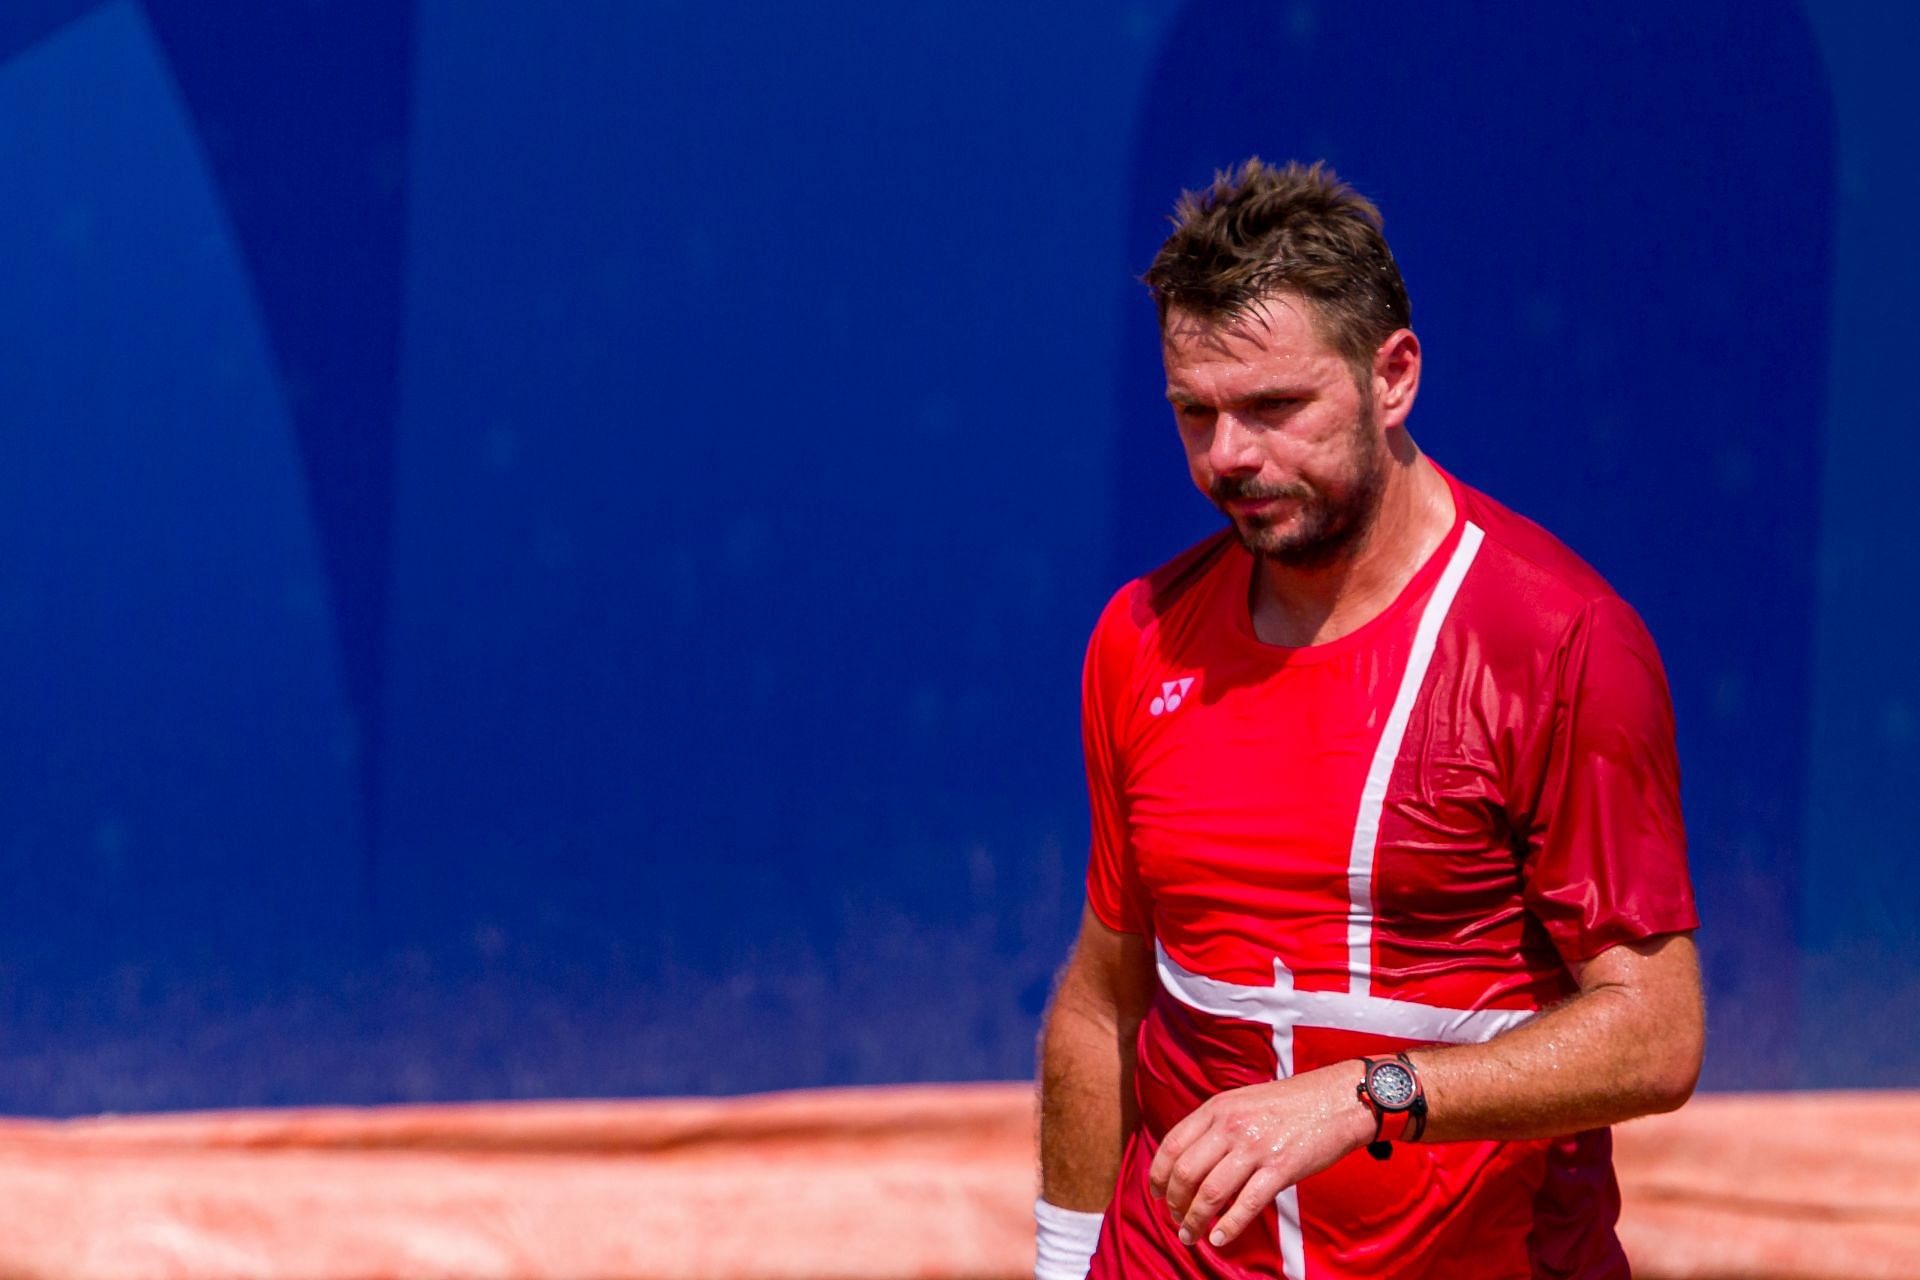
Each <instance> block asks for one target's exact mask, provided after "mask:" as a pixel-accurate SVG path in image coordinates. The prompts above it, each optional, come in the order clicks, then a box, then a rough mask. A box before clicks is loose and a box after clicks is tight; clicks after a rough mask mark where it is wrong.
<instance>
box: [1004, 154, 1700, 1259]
mask: <svg viewBox="0 0 1920 1280" xmlns="http://www.w3.org/2000/svg"><path fill="white" fill-rule="evenodd" d="M1146 282H1147V284H1148V285H1149V286H1150V288H1151V289H1152V291H1153V294H1154V296H1155V298H1156V300H1157V302H1158V304H1159V309H1160V319H1161V335H1162V347H1163V354H1164V358H1165V364H1166V375H1167V398H1168V399H1169V400H1170V401H1171V402H1172V405H1173V409H1174V416H1175V420H1176V422H1177V424H1178V427H1179V432H1180V437H1181V439H1182V441H1183V443H1184V445H1185V448H1186V453H1187V464H1188V467H1189V469H1190V470H1191V472H1192V475H1193V480H1194V483H1195V484H1196V485H1198V486H1199V488H1200V489H1201V491H1202V492H1203V493H1205V494H1206V495H1207V496H1208V497H1210V498H1211V499H1212V500H1213V501H1214V502H1215V503H1216V504H1217V505H1218V506H1219V507H1220V509H1221V511H1222V512H1223V513H1224V514H1225V515H1226V517H1227V519H1228V521H1229V522H1230V524H1231V529H1230V530H1228V531H1223V532H1222V533H1221V534H1219V535H1216V536H1215V537H1213V538H1210V539H1208V540H1207V541H1206V542H1203V543H1201V544H1200V545H1199V546H1197V547H1195V548H1193V549H1191V550H1189V551H1188V552H1187V553H1186V554H1184V555H1182V556H1180V557H1179V558H1178V559H1176V560H1174V561H1173V562H1171V563H1170V564H1168V565H1166V566H1165V567H1163V568H1162V569H1160V570H1159V571H1158V572H1156V573H1153V574H1151V575H1149V576H1147V577H1146V578H1143V579H1140V580H1138V581H1136V582H1133V583H1130V584H1129V585H1128V586H1127V587H1125V588H1124V589H1122V590H1121V591H1120V592H1119V594H1117V595H1116V596H1115V597H1114V598H1113V601H1112V602H1111V603H1110V604H1109V605H1108V607H1107V609H1106V611H1105V613H1104V614H1103V615H1102V616H1101V618H1100V621H1099V624H1098V626H1097V627H1096V629H1095V631H1094V635H1093V640H1092V643H1091V645H1090V646H1089V650H1088V655H1087V665H1086V674H1085V683H1084V690H1083V699H1084V702H1083V706H1084V733H1085V748H1086V756H1087V771H1088V778H1089V786H1090V792H1091V798H1092V809H1093V848H1092V856H1091V862H1090V866H1089V869H1088V881H1087V888H1088V894H1087V896H1088V907H1087V911H1086V914H1085V917H1084V920H1083V924H1082V928H1081V933H1080V937H1079V939H1078V941H1077V942H1076V944H1075V946H1074V949H1073V953H1072V956H1071V957H1070V959H1069V960H1068V962H1067V966H1066V968H1065V970H1064V971H1063V973H1062V975H1061V979H1060V983H1059V986H1058V989H1057V991H1056V993H1055V996H1054V1000H1053V1003H1052V1006H1051V1007H1050V1009H1049V1010H1048V1014H1047V1021H1046V1029H1045V1031H1044V1034H1043V1037H1042V1046H1041V1055H1042V1066H1041V1082H1042V1083H1041V1094H1042V1099H1041V1101H1042V1121H1041V1168H1042V1199H1041V1202H1040V1204H1039V1205H1038V1206H1037V1209H1036V1212H1037V1214H1038V1216H1039V1220H1040V1233H1039V1245H1040V1248H1039V1264H1038V1268H1037V1274H1038V1275H1039V1276H1041V1277H1042V1280H1053V1278H1054V1277H1057V1276H1072V1277H1074V1278H1075V1280H1078V1277H1079V1276H1080V1275H1082V1274H1090V1275H1091V1276H1093V1277H1095V1278H1096V1280H1105V1278H1108V1277H1122V1276H1125V1277H1161V1276H1172V1277H1218V1276H1231V1277H1239V1276H1285V1277H1289V1278H1290V1280H1307V1278H1309V1277H1311V1278H1312V1280H1323V1278H1334V1277H1363V1276H1364V1277H1384V1276H1392V1277H1399V1278H1402V1280H1404V1278H1407V1277H1472V1278H1473V1280H1505V1278H1507V1277H1542V1276H1577V1277H1582V1278H1584V1280H1598V1278H1603V1277H1616V1276H1625V1275H1626V1274H1627V1265H1626V1260H1625V1258H1624V1256H1623V1255H1622V1253H1621V1251H1620V1247H1619V1244H1618V1242H1617V1241H1616V1239H1615V1237H1614V1233H1613V1223H1614V1220H1615V1217H1616V1216H1617V1212H1618V1193H1617V1190H1616V1188H1615V1184H1614V1179H1613V1172H1612V1167H1611V1154H1610V1153H1611V1146H1610V1139H1609V1135H1608V1131H1607V1129H1606V1126H1607V1125H1609V1124H1612V1123H1614V1122H1616V1121H1619V1120H1625V1119H1627V1118H1629V1117H1632V1116H1637V1115H1642V1114H1646V1113H1649V1112H1655V1111H1665V1110H1671V1109H1673V1108H1675V1107H1678V1106H1679V1105H1680V1104H1681V1103H1683V1102H1684V1101H1686V1099H1687V1097H1688V1096H1689V1095H1690V1094H1691V1092H1692V1090H1693V1085H1694V1080H1695V1078H1696V1076H1697V1074H1698V1071H1699V1065H1700V1055H1701V1048H1702V1040H1703V1015H1702V1010H1701V1001H1700V990H1699V975H1698V966H1697V960H1696V956H1695V952H1694V949H1693V945H1692V941H1691V938H1690V931H1691V930H1692V929H1694V928H1695V927H1696V925H1697V924H1698V920H1697V918H1696V917H1695V914H1694V909H1693V903H1692V894H1691V890H1690V888H1689V885H1688V881H1687V872H1686V859H1685V851H1684V837H1683V834H1682V829H1681V822H1680V810H1679V800H1678V765H1677V762H1676V759H1675V754H1674V745H1673V724H1672V710H1671V704H1670V701H1669V698H1668V694H1667V689H1666V683H1665V677H1664V675H1663V674H1662V671H1661V667H1660V662H1659V658H1658V655H1657V654H1656V652H1655V650H1654V647H1653V643H1652V641H1651V639H1650V638H1649V637H1648V635H1647V633H1646V631H1645V629H1644V628H1643V627H1642V625H1641V623H1640V621H1639V619H1638V617H1637V616H1636V615H1635V614H1634V613H1633V611H1632V610H1631V609H1630V608H1629V607H1628V606H1627V605H1626V604H1624V603H1623V602H1622V601H1621V600H1620V598H1619V597H1618V596H1616V595H1615V594H1614V593H1613V591H1612V590H1611V589H1610V588H1609V587H1608V586H1607V585H1606V583H1605V582H1604V581H1602V580H1601V579H1600V577H1599V576H1598V575H1597V574H1595V573H1594V572H1593V570H1592V569H1590V568H1588V567H1587V566H1586V565H1585V564H1584V563H1582V562H1581V561H1580V560H1579V559H1578V558H1577V557H1575V556H1574V555H1573V554H1572V553H1571V552H1570V551H1568V550H1567V549H1566V548H1565V547H1563V546H1562V545H1561V544H1560V543H1558V542H1556V541H1555V540H1554V539H1553V538H1552V537H1550V536H1549V535H1548V534H1546V533H1545V532H1543V531H1542V530H1541V529H1539V528H1538V527H1537V526H1535V525H1533V524H1531V523H1529V522H1528V521H1526V520H1523V519H1521V518H1520V517H1518V516H1516V515H1514V514H1513V513H1511V512H1509V511H1507V510H1506V509H1504V508H1503V507H1501V506H1499V505H1498V504H1496V503H1494V502H1493V501H1492V500H1490V499H1489V498H1487V497H1485V496H1484V495H1482V494H1479V493H1477V492H1475V491H1474V490H1472V489H1470V488H1468V487H1467V486H1465V485H1463V484H1461V483H1460V482H1459V481H1457V480H1454V479H1453V478H1452V477H1450V476H1448V475H1447V474H1446V473H1444V472H1443V471H1441V470H1440V469H1439V468H1438V467H1436V466H1435V465H1434V464H1433V463H1432V462H1431V461H1429V460H1428V459H1427V458H1426V457H1425V455H1423V454H1422V453H1421V452H1420V450H1419V449H1418V448H1417V447H1416V446H1415V445H1414V443H1413V441H1412V439H1411V438H1410V437H1409V436H1408V434H1407V431H1406V421H1407V416H1408V413H1409V411H1410V410H1411V409H1412V407H1413V401H1414V395H1415V392H1416V391H1417V390H1418V388H1419V383H1420V361H1421V353H1420V344H1419V341H1418V340H1417V339H1416V338H1415V337H1414V334H1413V332H1412V331H1411V330H1410V329H1409V328H1408V320H1409V307H1408V303H1407V298H1406V292H1405V289H1404V286H1403V285H1402V283H1401V280H1400V275H1399V270H1398V268H1397V267H1396V266H1395V264H1394V260H1393V257H1392V254H1391V253H1390V252H1389V250H1388V248H1387V245H1386V242H1385V240H1384V239H1383V238H1382V236H1381V234H1380V229H1379V217H1378V214H1377V213H1376V212H1375V210H1374V209H1373V206H1372V205H1370V204H1368V203H1367V202H1366V201H1365V200H1364V199H1362V198H1361V197H1359V196H1358V195H1356V194H1355V193H1354V192H1353V191H1352V190H1351V189H1349V188H1348V187H1346V186H1345V185H1343V184H1342V183H1340V181H1339V180H1338V179H1337V178H1336V177H1335V176H1334V175H1333V174H1332V173H1330V172H1328V171H1326V170H1325V169H1323V168H1322V167H1320V166H1318V165H1316V166H1314V167H1313V168H1310V169H1309V168H1302V167H1300V166H1297V165H1290V166H1288V167H1286V168H1283V169H1274V168H1271V167H1268V166H1264V165H1262V164H1260V162H1259V161H1257V160H1255V161H1249V162H1248V163H1247V164H1246V165H1244V166H1242V167H1241V168H1240V169H1239V170H1238V171H1237V172H1235V173H1233V174H1230V175H1221V177H1220V178H1219V179H1218V180H1217V181H1216V182H1215V184H1214V185H1213V187H1212V188H1211V189H1210V190H1207V191H1205V192H1202V193H1197V194H1191V193H1190V194H1189V195H1188V196H1186V197H1185V198H1184V199H1183V200H1182V202H1181V204H1180V207H1179V210H1178V213H1177V215H1176V218H1175V230H1174V232H1173V234H1172V236H1171V237H1170V238H1169V239H1168V240H1167V242H1166V244H1165V245H1164V246H1163V247H1162V249H1161V251H1160V253H1159V255H1158V256H1157V258H1156V259H1155V261H1154V264H1153V266H1152V268H1151V270H1149V271H1148V273H1147V276H1146ZM1547 447H1550V446H1547ZM1103 1211H1104V1216H1102V1213H1103ZM1089 1255H1091V1264H1090V1270H1089Z"/></svg>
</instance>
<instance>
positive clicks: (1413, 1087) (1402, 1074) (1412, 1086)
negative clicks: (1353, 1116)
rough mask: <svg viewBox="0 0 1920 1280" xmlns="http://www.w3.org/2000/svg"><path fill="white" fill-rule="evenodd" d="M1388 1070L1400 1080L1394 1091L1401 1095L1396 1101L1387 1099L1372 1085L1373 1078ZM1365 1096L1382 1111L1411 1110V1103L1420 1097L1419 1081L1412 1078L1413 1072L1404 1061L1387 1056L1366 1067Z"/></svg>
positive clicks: (1386, 1096) (1375, 1078) (1377, 1077)
mask: <svg viewBox="0 0 1920 1280" xmlns="http://www.w3.org/2000/svg"><path fill="white" fill-rule="evenodd" d="M1389 1071H1391V1072H1393V1073H1394V1076H1395V1077H1397V1078H1398V1080H1399V1081H1400V1082H1401V1083H1400V1084H1399V1087H1398V1088H1397V1089H1396V1090H1395V1092H1396V1093H1399V1094H1400V1095H1402V1097H1401V1100H1400V1101H1398V1102H1393V1101H1389V1099H1388V1095H1385V1094H1383V1093H1382V1092H1381V1091H1380V1090H1379V1089H1378V1088H1376V1087H1375V1085H1374V1081H1375V1080H1377V1079H1379V1078H1380V1077H1381V1076H1382V1074H1383V1073H1385V1072H1389ZM1367 1096H1368V1097H1369V1098H1370V1099H1372V1101H1373V1105H1374V1106H1376V1107H1378V1108H1380V1110H1382V1111H1391V1112H1394V1113H1396V1114H1397V1113H1399V1112H1402V1111H1411V1110H1413V1104H1414V1103H1415V1102H1416V1101H1417V1100H1418V1099H1419V1097H1420V1083H1419V1081H1418V1080H1416V1079H1415V1078H1414V1074H1413V1072H1412V1071H1411V1070H1410V1069H1409V1068H1408V1067H1407V1065H1406V1064H1405V1063H1403V1062H1400V1061H1398V1060H1397V1059H1394V1058H1388V1059H1386V1060H1385V1061H1381V1062H1375V1063H1372V1064H1370V1065H1369V1066H1368V1067H1367Z"/></svg>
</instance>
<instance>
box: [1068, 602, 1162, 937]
mask: <svg viewBox="0 0 1920 1280" xmlns="http://www.w3.org/2000/svg"><path fill="white" fill-rule="evenodd" d="M1130 595H1131V588H1129V589H1127V590H1123V591H1121V592H1120V593H1119V594H1118V595H1116V596H1114V598H1113V599H1112V601H1110V602H1109V603H1108V605H1107V607H1106V610H1105V612H1103V613H1102V614H1101V615H1100V621H1099V623H1098V625H1096V626H1095V627H1094V630H1093V639H1092V640H1091V641H1090V642H1089V643H1088V645H1087V660H1086V666H1085V668H1084V669H1083V670H1082V672H1081V679H1080V740H1081V746H1082V749H1083V751H1084V752H1085V755H1086V764H1087V800H1088V807H1089V809H1090V811H1091V816H1092V835H1093V839H1092V847H1091V849H1090V850H1089V852H1088V857H1087V905H1088V906H1089V907H1091V908H1092V910H1093V913H1094V915H1096V916H1098V917H1099V918H1100V922H1101V923H1102V924H1104V925H1106V926H1107V927H1108V928H1109V929H1115V930H1118V931H1120V932H1122V933H1148V932H1151V929H1150V926H1149V924H1148V917H1147V912H1146V909H1145V903H1144V900H1143V898H1142V895H1141V892H1140V880H1139V874H1138V871H1137V869H1136V867H1135V864H1134V857H1133V847H1132V844H1131V842H1130V841H1129V839H1128V837H1127V820H1126V803H1125V784H1124V779H1125V774H1124V769H1123V766H1122V763H1121V758H1120V750H1119V742H1118V735H1117V733H1116V732H1115V729H1116V725H1117V721H1118V717H1119V716H1120V715H1121V714H1122V713H1123V712H1124V709H1125V707H1126V705H1127V694H1126V691H1127V689H1128V687H1129V684H1130V682H1131V679H1132V672H1133V660H1134V654H1135V652H1136V651H1137V647H1138V644H1139V632H1138V630H1137V629H1136V628H1135V627H1134V626H1133V624H1132V621H1131V617H1130V614H1131V609H1130V607H1129V604H1128V599H1129V597H1130Z"/></svg>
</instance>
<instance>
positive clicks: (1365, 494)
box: [1209, 405, 1387, 569]
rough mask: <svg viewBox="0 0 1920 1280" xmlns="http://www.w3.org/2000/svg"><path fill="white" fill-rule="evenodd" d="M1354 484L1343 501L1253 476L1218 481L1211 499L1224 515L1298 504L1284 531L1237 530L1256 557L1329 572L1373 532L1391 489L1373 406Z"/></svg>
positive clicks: (1356, 442)
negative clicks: (1249, 504)
mask: <svg viewBox="0 0 1920 1280" xmlns="http://www.w3.org/2000/svg"><path fill="white" fill-rule="evenodd" d="M1353 460H1354V475H1353V483H1352V485H1351V486H1350V487H1349V488H1348V490H1347V492H1346V493H1344V494H1342V495H1341V496H1339V497H1337V498H1336V497H1330V496H1329V495H1327V494H1326V493H1324V492H1323V491H1321V490H1319V489H1316V488H1313V487H1312V486H1310V485H1305V484H1297V485H1263V484H1260V483H1259V482H1258V481H1257V480H1255V479H1254V478H1253V477H1251V476H1247V477H1241V478H1238V479H1230V478H1222V479H1220V480H1216V481H1215V482H1214V484H1213V487H1212V488H1211V489H1210V490H1209V494H1210V496H1211V497H1212V498H1213V500H1214V502H1215V503H1216V504H1219V505H1220V507H1221V510H1222V511H1223V512H1225V511H1226V506H1225V504H1226V503H1227V502H1229V501H1232V500H1234V499H1249V498H1251V499H1256V500H1257V499H1265V498H1286V499H1289V500H1291V501H1293V502H1296V503H1298V504H1299V505H1298V507H1297V509H1296V513H1295V517H1294V519H1293V521H1292V522H1291V523H1290V524H1289V525H1287V526H1286V527H1285V528H1284V529H1283V528H1281V527H1278V526H1274V525H1266V524H1248V523H1243V522H1242V521H1240V520H1237V519H1234V517H1233V515H1232V514H1231V513H1230V512H1229V513H1227V518H1228V519H1229V520H1231V521H1232V522H1233V530H1234V533H1236V534H1237V535H1238V536H1239V538H1240V541H1241V543H1242V544H1243V545H1244V546H1245V547H1246V548H1247V550H1249V551H1251V552H1252V553H1253V554H1254V555H1256V556H1258V557H1260V558H1262V559H1265V560H1272V561H1274V562H1275V563H1277V564H1282V565H1285V566H1287V567H1288V568H1290V569H1324V568H1326V567H1327V566H1329V565H1332V564H1334V563H1336V562H1338V561H1340V560H1342V559H1345V558H1347V557H1349V556H1351V555H1353V554H1354V553H1355V552H1357V551H1358V550H1359V549H1360V548H1361V546H1362V545H1364V544H1365V542H1366V539H1367V536H1368V535H1369V534H1370V533H1372V531H1373V523H1374V517H1375V516H1377V515H1378V514H1379V511H1380V501H1381V498H1382V497H1383V496H1384V495H1385V493H1386V487H1387V458H1386V448H1385V446H1384V445H1382V444H1381V442H1380V435H1379V432H1377V431H1376V430H1374V424H1373V413H1372V406H1370V405H1369V406H1366V410H1365V412H1363V413H1362V414H1361V415H1360V417H1359V419H1358V421H1356V422H1355V424H1354V432H1353Z"/></svg>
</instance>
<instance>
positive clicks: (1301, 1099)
mask: <svg viewBox="0 0 1920 1280" xmlns="http://www.w3.org/2000/svg"><path fill="white" fill-rule="evenodd" d="M1360 1076H1361V1071H1360V1066H1359V1064H1358V1063H1355V1062H1348V1063H1341V1064H1338V1065H1336V1066H1331V1067H1322V1068H1320V1069H1319V1070H1317V1071H1309V1072H1307V1073H1305V1074H1304V1075H1298V1076H1293V1077H1291V1078H1290V1079H1286V1080H1276V1081H1274V1082H1273V1083H1272V1084H1254V1085H1248V1086H1246V1087H1245V1088H1241V1089H1229V1090H1228V1091H1227V1092H1225V1093H1219V1094H1215V1095H1214V1096H1213V1097H1211V1098H1209V1099H1207V1101H1206V1102H1204V1103H1202V1104H1201V1105H1200V1106H1199V1107H1197V1108H1195V1110H1194V1111H1193V1112H1192V1114H1190V1115H1188V1116H1187V1118H1186V1119H1184V1120H1182V1121H1181V1122H1180V1123H1179V1124H1177V1125H1175V1126H1173V1128H1171V1129H1169V1130H1168V1131H1167V1136H1166V1139H1165V1140H1164V1141H1163V1142H1161V1144H1160V1150H1159V1151H1158V1152H1157V1153H1156V1154H1155V1155H1154V1157H1153V1167H1152V1168H1151V1169H1149V1170H1148V1171H1147V1182H1148V1185H1149V1187H1150V1188H1151V1189H1152V1191H1153V1194H1154V1195H1156V1196H1159V1197H1160V1198H1161V1199H1163V1200H1165V1201H1166V1202H1167V1211H1168V1213H1169V1214H1171V1215H1172V1218H1173V1220H1174V1221H1175V1222H1176V1223H1178V1224H1179V1226H1180V1238H1181V1240H1183V1241H1185V1242H1186V1243H1188V1244H1192V1243H1193V1242H1194V1241H1195V1240H1198V1239H1199V1238H1200V1237H1201V1236H1202V1235H1206V1236H1207V1237H1208V1241H1209V1243H1211V1244H1212V1245H1213V1246H1214V1247H1215V1248H1220V1247H1222V1246H1223V1245H1225V1244H1227V1243H1228V1242H1229V1241H1231V1240H1232V1239H1233V1238H1234V1237H1235V1236H1238V1235H1239V1234H1240V1233H1241V1232H1242V1231H1244V1230H1245V1229H1246V1226H1247V1224H1248V1223H1249V1222H1252V1221H1253V1220H1254V1219H1255V1218H1257V1217H1259V1216H1260V1212H1261V1210H1263V1209H1265V1208H1266V1207H1267V1206H1268V1205H1270V1204H1272V1203H1273V1198H1274V1197H1275V1196H1277V1195H1279V1194H1280V1193H1281V1192H1282V1191H1284V1190H1286V1189H1287V1188H1288V1187H1290V1186H1292V1185H1293V1184H1294V1183H1296V1182H1298V1181H1300V1180H1301V1179H1302V1178H1305V1177H1308V1176H1310V1175H1312V1174H1315V1173H1318V1172H1320V1170H1322V1169H1324V1168H1326V1167H1327V1166H1328V1165H1330V1164H1332V1163H1333V1162H1334V1161H1336V1160H1338V1159H1339V1158H1340V1157H1341V1156H1344V1155H1346V1154H1347V1153H1348V1152H1349V1151H1355V1150H1358V1149H1359V1148H1361V1147H1363V1146H1365V1145H1366V1144H1367V1142H1368V1141H1369V1140H1371V1139H1372V1137H1373V1112H1372V1111H1371V1110H1370V1109H1369V1108H1368V1107H1367V1104H1366V1103H1364V1102H1362V1101H1361V1100H1360V1098H1359V1096H1358V1095H1357V1094H1356V1093H1355V1088H1356V1086H1357V1085H1359V1083H1360ZM1216 1215H1217V1216H1218V1217H1219V1222H1218V1223H1217V1224H1215V1225H1214V1226H1213V1228H1212V1231H1211V1233H1210V1234H1209V1232H1208V1224H1209V1223H1212V1222H1213V1220H1214V1218H1215V1216H1216Z"/></svg>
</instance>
